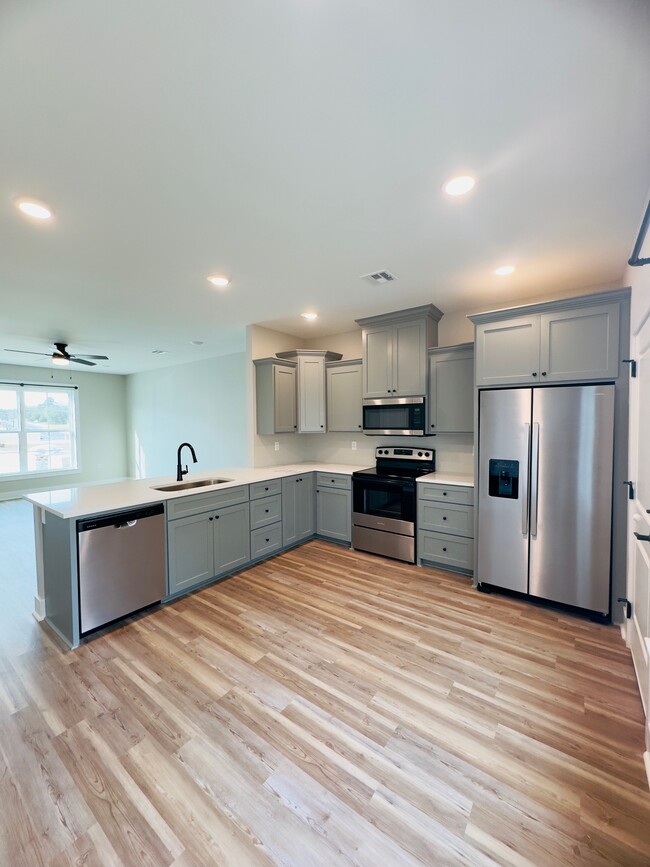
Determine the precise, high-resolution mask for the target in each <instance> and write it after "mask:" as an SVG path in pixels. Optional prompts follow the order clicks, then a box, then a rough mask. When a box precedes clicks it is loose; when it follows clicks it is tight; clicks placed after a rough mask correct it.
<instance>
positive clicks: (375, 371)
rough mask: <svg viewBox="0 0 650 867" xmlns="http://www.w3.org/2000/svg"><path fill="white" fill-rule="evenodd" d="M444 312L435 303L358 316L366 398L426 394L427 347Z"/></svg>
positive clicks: (433, 343)
mask: <svg viewBox="0 0 650 867" xmlns="http://www.w3.org/2000/svg"><path fill="white" fill-rule="evenodd" d="M441 316H442V313H441V311H440V310H438V308H437V307H434V306H433V304H427V305H425V306H424V307H413V308H411V309H410V310H402V311H399V312H397V313H387V314H384V315H382V316H371V317H368V318H366V319H357V324H358V325H360V326H361V328H362V342H363V397H366V398H373V397H374V398H378V397H387V396H389V395H395V396H402V397H404V396H415V395H425V394H426V391H427V348H428V347H429V346H435V345H436V343H437V342H438V321H439V319H440V317H441Z"/></svg>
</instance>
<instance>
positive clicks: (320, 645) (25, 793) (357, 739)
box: [0, 510, 650, 867]
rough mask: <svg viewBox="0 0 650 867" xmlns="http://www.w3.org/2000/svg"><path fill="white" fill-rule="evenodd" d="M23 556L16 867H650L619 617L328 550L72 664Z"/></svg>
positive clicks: (314, 548)
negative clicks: (38, 610) (42, 609)
mask: <svg viewBox="0 0 650 867" xmlns="http://www.w3.org/2000/svg"><path fill="white" fill-rule="evenodd" d="M7 511H9V510H7ZM27 517H29V516H27V515H26V513H24V512H23V514H22V521H23V526H24V527H27V528H28V529H29V531H30V532H31V523H30V521H31V517H29V521H28V520H27ZM14 519H15V516H14ZM1 521H4V515H3V513H2V512H1V511H0V522H1ZM7 526H8V525H7V524H2V523H0V536H1V535H2V528H3V527H4V528H6V527H7ZM16 530H17V525H16V526H13V527H12V529H11V532H10V533H9V535H10V536H12V537H14V538H15V537H16ZM14 544H15V545H17V544H18V543H17V542H14ZM17 550H18V549H17ZM21 556H22V560H21ZM21 556H17V557H16V560H15V563H14V565H13V566H12V565H11V564H8V562H7V558H6V557H5V558H4V565H3V566H1V567H0V578H1V579H2V581H3V587H4V588H5V591H6V588H7V585H8V584H10V583H11V581H15V582H18V583H21V584H22V583H25V582H26V581H27V583H28V584H29V592H26V593H24V594H23V597H24V599H27V600H28V602H29V606H30V607H29V609H28V611H25V610H24V604H23V603H20V602H19V603H17V604H15V603H12V604H11V605H9V606H7V607H5V608H4V610H2V611H0V632H2V633H4V635H5V638H4V639H3V640H2V641H1V642H0V649H1V651H2V658H1V659H0V672H1V675H2V678H1V688H0V765H1V768H0V804H2V809H1V810H0V829H1V831H2V833H1V835H0V845H1V847H2V848H1V849H0V864H2V865H11V867H22V865H29V867H31V865H55V867H64V865H80V864H84V865H95V864H102V865H104V864H107V865H155V867H163V865H175V867H191V865H218V867H248V865H251V867H253V865H269V867H271V865H286V867H312V865H314V867H317V865H322V867H336V865H362V867H376V865H382V867H383V865H386V867H402V865H403V867H411V865H412V867H416V865H417V867H422V865H429V867H430V865H461V864H463V865H483V864H485V865H488V864H498V865H540V867H541V865H543V867H547V865H607V864H619V865H626V867H628V865H650V794H649V793H648V791H647V787H646V780H645V775H644V769H643V763H642V757H641V756H642V751H643V714H642V709H641V704H640V699H639V695H638V692H637V688H636V684H635V680H634V672H633V670H632V664H631V661H630V657H629V654H628V652H627V650H626V648H625V647H624V645H623V642H622V640H621V637H620V634H619V631H618V629H616V628H614V627H608V626H603V625H599V624H594V623H591V622H590V621H588V620H585V619H582V618H577V617H573V616H570V615H568V614H564V613H561V612H558V611H554V610H551V609H547V608H538V607H535V606H532V605H528V604H526V603H524V602H521V601H517V600H512V599H508V598H505V597H500V596H498V595H496V594H495V595H491V596H485V595H482V594H478V593H477V592H476V591H474V590H473V589H472V588H471V587H470V586H469V582H468V581H467V580H465V579H463V578H459V577H455V576H452V575H450V574H449V573H444V572H438V571H435V570H432V569H417V568H416V567H414V566H409V565H402V564H398V563H393V562H387V561H383V560H380V559H378V558H375V557H372V556H370V555H366V554H362V553H356V552H350V551H346V550H344V549H341V548H339V547H336V546H333V545H328V544H326V543H324V542H318V541H317V542H310V543H309V544H307V545H305V546H303V547H301V548H299V549H295V550H294V551H291V552H289V553H286V554H283V555H281V556H279V557H276V558H274V559H272V560H269V561H267V562H265V563H263V564H261V565H258V566H255V567H253V568H251V569H249V570H247V571H245V572H243V573H241V574H240V575H238V576H236V577H234V578H232V579H229V580H227V581H224V582H222V583H220V584H217V585H213V586H212V587H210V588H208V589H205V590H202V591H200V592H198V593H195V594H194V595H191V596H189V597H186V598H184V599H182V600H180V601H178V602H176V603H175V604H174V605H170V606H166V607H163V608H160V609H158V610H156V611H153V612H152V613H150V614H148V615H146V616H142V617H139V618H133V619H131V620H129V621H128V622H126V623H125V624H124V625H123V626H121V627H119V628H117V629H114V630H111V631H107V632H105V633H104V634H102V635H100V636H99V637H97V638H95V639H94V640H93V641H89V642H87V643H86V644H84V645H83V646H82V647H80V648H79V649H78V650H76V651H67V650H66V649H65V648H63V647H62V646H61V644H60V642H59V641H58V639H56V638H55V637H54V636H53V635H52V633H51V632H50V631H49V630H48V629H47V627H46V626H42V625H41V626H39V625H38V624H36V623H35V622H34V621H33V619H32V618H31V600H32V597H33V584H31V583H30V581H31V580H33V579H29V580H27V579H26V572H28V571H29V569H30V564H29V556H26V557H25V556H23V555H21ZM21 576H22V577H21ZM19 598H20V594H18V593H17V595H16V597H15V599H16V600H18V599H19ZM21 625H22V629H23V635H22V638H21V640H20V641H16V642H15V644H12V642H11V641H8V640H6V636H11V635H18V634H19V633H20V631H21Z"/></svg>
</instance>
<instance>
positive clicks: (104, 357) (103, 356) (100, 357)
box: [70, 355, 108, 361]
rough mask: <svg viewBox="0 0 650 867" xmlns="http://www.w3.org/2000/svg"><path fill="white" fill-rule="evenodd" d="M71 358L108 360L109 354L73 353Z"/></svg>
mask: <svg viewBox="0 0 650 867" xmlns="http://www.w3.org/2000/svg"><path fill="white" fill-rule="evenodd" d="M70 358H71V359H72V360H73V361H75V360H77V359H79V358H94V359H95V360H96V361H108V355H71V356H70Z"/></svg>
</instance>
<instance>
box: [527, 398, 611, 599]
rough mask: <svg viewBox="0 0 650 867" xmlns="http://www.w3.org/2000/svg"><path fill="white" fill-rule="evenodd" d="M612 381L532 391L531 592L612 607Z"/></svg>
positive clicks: (529, 589) (546, 596) (543, 596)
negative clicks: (609, 382)
mask: <svg viewBox="0 0 650 867" xmlns="http://www.w3.org/2000/svg"><path fill="white" fill-rule="evenodd" d="M613 449H614V386H613V385H593V386H592V385H585V386H576V387H573V386H571V387H568V388H542V389H536V390H535V392H534V397H533V453H532V464H531V528H530V532H531V538H530V578H529V587H528V592H529V593H530V594H531V595H533V596H539V597H541V598H542V599H552V600H553V601H555V602H563V603H565V604H567V605H576V606H578V607H580V608H587V609H590V610H592V611H599V612H602V613H603V614H607V613H608V612H609V582H610V541H611V509H612V466H613Z"/></svg>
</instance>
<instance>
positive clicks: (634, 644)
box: [627, 296, 650, 772]
mask: <svg viewBox="0 0 650 867" xmlns="http://www.w3.org/2000/svg"><path fill="white" fill-rule="evenodd" d="M645 306H646V309H645V310H644V311H643V313H642V315H641V316H640V317H635V318H636V321H637V323H638V325H637V328H636V330H634V328H633V333H632V342H631V345H632V349H631V356H630V357H631V358H634V359H635V360H636V362H637V376H636V379H631V380H630V476H629V478H630V479H631V480H632V481H633V482H634V483H635V489H634V493H635V498H634V500H633V501H630V512H629V518H630V522H629V549H628V590H627V594H628V598H629V600H630V601H631V603H632V618H631V620H629V621H628V622H627V624H628V625H627V628H628V633H627V640H628V643H629V645H630V648H631V650H632V656H633V658H634V666H635V668H636V672H637V677H638V679H639V687H640V690H641V697H642V699H643V706H644V708H645V713H646V717H648V716H649V715H650V706H649V702H650V696H649V694H648V693H649V691H650V666H649V664H648V655H649V653H650V538H645V539H644V538H639V537H644V536H645V537H650V511H649V510H650V437H649V434H650V296H649V297H648V299H647V303H646V305H645ZM646 749H650V744H648V745H647V747H646ZM649 772H650V769H649Z"/></svg>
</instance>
